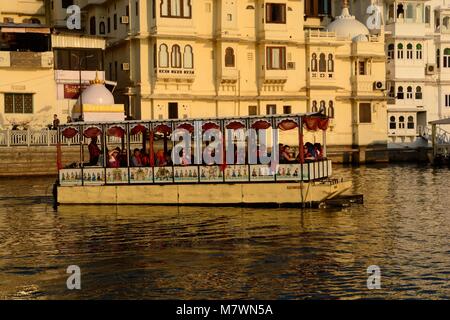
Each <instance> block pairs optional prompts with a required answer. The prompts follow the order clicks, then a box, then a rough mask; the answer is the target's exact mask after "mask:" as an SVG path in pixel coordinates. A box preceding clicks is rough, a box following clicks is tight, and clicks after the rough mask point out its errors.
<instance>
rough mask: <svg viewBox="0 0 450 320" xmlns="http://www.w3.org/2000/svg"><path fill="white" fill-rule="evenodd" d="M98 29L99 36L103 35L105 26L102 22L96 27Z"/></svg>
mask: <svg viewBox="0 0 450 320" xmlns="http://www.w3.org/2000/svg"><path fill="white" fill-rule="evenodd" d="M98 29H99V31H100V34H105V33H106V25H105V22H104V21H102V22H100V24H99V26H98Z"/></svg>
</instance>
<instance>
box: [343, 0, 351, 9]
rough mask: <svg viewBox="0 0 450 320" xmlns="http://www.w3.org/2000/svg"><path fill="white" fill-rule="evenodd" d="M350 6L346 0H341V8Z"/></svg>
mask: <svg viewBox="0 0 450 320" xmlns="http://www.w3.org/2000/svg"><path fill="white" fill-rule="evenodd" d="M349 7H350V5H349V3H348V0H342V8H347V9H348V8H349Z"/></svg>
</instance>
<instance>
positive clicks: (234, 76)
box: [218, 68, 239, 83]
mask: <svg viewBox="0 0 450 320" xmlns="http://www.w3.org/2000/svg"><path fill="white" fill-rule="evenodd" d="M218 77H219V80H220V81H221V82H222V83H236V82H237V81H238V80H239V70H237V69H234V68H221V69H219V70H218Z"/></svg>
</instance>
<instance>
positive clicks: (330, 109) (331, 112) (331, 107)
mask: <svg viewBox="0 0 450 320" xmlns="http://www.w3.org/2000/svg"><path fill="white" fill-rule="evenodd" d="M327 115H328V117H330V118H334V102H333V101H332V100H330V101H329V102H328V110H327Z"/></svg>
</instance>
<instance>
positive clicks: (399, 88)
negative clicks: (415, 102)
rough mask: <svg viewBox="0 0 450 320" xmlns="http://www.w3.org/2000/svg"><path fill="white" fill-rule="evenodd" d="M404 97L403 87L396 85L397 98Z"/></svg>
mask: <svg viewBox="0 0 450 320" xmlns="http://www.w3.org/2000/svg"><path fill="white" fill-rule="evenodd" d="M404 98H405V96H404V92H403V87H402V86H400V87H398V89H397V99H400V100H402V99H404Z"/></svg>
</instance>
